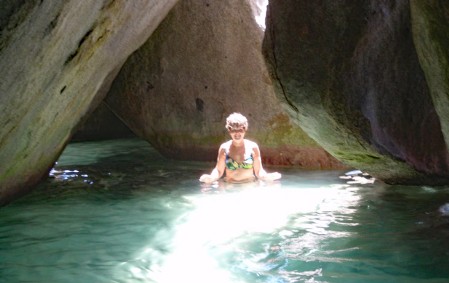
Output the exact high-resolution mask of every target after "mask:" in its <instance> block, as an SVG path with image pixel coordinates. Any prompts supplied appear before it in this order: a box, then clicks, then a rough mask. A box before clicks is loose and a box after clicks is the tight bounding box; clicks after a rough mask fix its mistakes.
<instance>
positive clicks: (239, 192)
mask: <svg viewBox="0 0 449 283" xmlns="http://www.w3.org/2000/svg"><path fill="white" fill-rule="evenodd" d="M212 166H213V165H212V164H207V163H198V162H179V161H178V162H174V161H170V160H166V159H164V158H162V157H161V156H160V155H158V154H157V153H156V152H155V151H154V150H153V149H152V148H151V147H150V146H149V145H148V144H147V143H145V142H143V141H140V140H135V139H132V140H118V141H105V142H89V143H73V144H70V145H69V146H68V148H67V149H66V150H65V152H64V153H63V156H62V157H61V158H60V160H59V162H58V164H57V166H56V167H55V171H53V172H52V178H50V179H48V181H46V182H44V183H43V184H41V185H40V186H39V188H38V189H37V190H36V191H35V192H33V193H32V194H30V195H28V196H26V197H24V198H22V199H20V200H18V201H16V202H14V203H13V204H11V205H9V206H6V207H3V208H1V209H0V281H1V282H251V283H252V282H270V283H274V282H344V283H351V282H384V283H386V282H448V281H449V268H448V267H449V219H448V217H449V216H446V215H447V214H448V215H449V205H448V206H447V207H446V206H444V205H445V204H447V203H449V188H448V187H422V186H416V187H405V186H387V185H383V184H381V183H378V182H375V183H374V184H372V183H370V182H369V181H370V180H369V179H364V178H360V179H357V180H355V179H343V178H340V177H341V176H344V173H345V172H339V171H308V172H307V171H303V170H299V169H287V168H277V169H276V170H278V171H280V172H281V173H283V179H282V180H281V181H280V182H274V183H257V184H252V185H229V184H228V185H226V184H219V185H214V186H212V187H206V186H201V185H200V184H199V182H198V181H197V178H198V177H199V175H201V174H202V173H204V172H206V171H210V169H211V168H212ZM364 181H367V182H364Z"/></svg>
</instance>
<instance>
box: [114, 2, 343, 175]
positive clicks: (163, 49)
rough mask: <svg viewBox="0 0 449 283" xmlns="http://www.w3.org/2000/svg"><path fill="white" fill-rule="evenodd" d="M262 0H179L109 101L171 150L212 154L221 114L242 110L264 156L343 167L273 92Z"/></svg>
mask: <svg viewBox="0 0 449 283" xmlns="http://www.w3.org/2000/svg"><path fill="white" fill-rule="evenodd" d="M259 2H263V1H255V2H251V1H238V0H231V1H203V0H201V1H199V0H182V1H179V2H178V4H177V5H176V6H175V7H174V8H173V9H172V11H171V12H170V13H169V15H168V16H167V18H166V19H165V20H164V21H163V22H162V23H161V25H160V27H158V29H157V30H156V31H155V32H154V33H153V35H152V36H151V38H150V40H149V41H148V42H147V43H146V44H145V45H144V46H143V47H142V48H141V49H139V50H138V51H137V52H135V53H134V54H133V55H132V56H131V57H130V59H129V60H128V61H127V63H126V64H125V65H124V67H123V68H122V70H121V71H120V73H119V75H118V77H117V79H116V80H115V81H114V83H113V85H112V88H111V92H110V93H109V94H108V97H107V99H106V102H107V103H108V105H109V106H110V107H111V109H113V110H114V111H115V112H116V113H117V115H118V116H120V117H121V119H122V120H123V121H125V123H127V124H128V125H129V127H130V128H131V129H132V130H133V131H134V132H135V133H136V134H138V135H139V136H141V137H143V138H145V139H146V140H148V141H149V142H150V143H151V144H153V145H154V146H155V147H156V148H157V149H158V150H159V151H161V152H162V153H163V154H165V155H166V156H169V157H172V158H176V159H189V160H209V161H212V160H216V157H217V153H218V147H219V145H220V143H222V142H223V141H225V140H226V139H228V138H229V137H228V135H227V132H226V131H225V128H224V123H225V119H226V117H227V116H228V115H229V114H231V113H232V112H241V113H242V114H244V115H245V116H247V118H248V120H249V124H250V125H249V132H248V133H247V138H249V139H252V140H255V141H257V142H258V143H259V145H260V147H261V151H262V157H263V160H264V162H265V163H266V164H276V165H280V164H282V165H298V166H301V167H305V168H314V169H324V168H327V169H329V168H341V166H342V165H341V163H339V162H337V161H336V159H334V158H333V157H331V156H330V155H329V154H328V153H327V152H325V151H324V150H323V149H322V148H321V147H319V146H317V145H316V143H315V142H314V141H312V140H311V139H310V138H309V137H308V136H307V135H306V134H304V132H303V131H302V130H301V129H300V128H299V127H298V126H296V125H294V124H293V123H292V121H291V120H290V118H289V117H288V115H287V114H286V113H285V111H284V110H283V109H282V108H281V105H280V103H279V101H278V99H277V98H276V96H275V94H274V89H273V85H272V81H271V79H270V77H269V75H268V71H267V68H266V65H265V61H264V58H263V55H262V53H261V45H262V39H263V29H262V26H263V22H262V24H261V23H260V21H259V24H258V23H257V22H256V19H260V17H258V16H259V15H260V12H261V11H262V10H263V9H261V8H260V4H261V3H259ZM258 4H259V5H258Z"/></svg>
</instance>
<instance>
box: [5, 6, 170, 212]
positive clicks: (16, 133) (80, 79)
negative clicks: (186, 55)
mask: <svg viewBox="0 0 449 283" xmlns="http://www.w3.org/2000/svg"><path fill="white" fill-rule="evenodd" d="M175 2H176V0H157V1H124V0H116V1H110V0H108V1H107V0H103V1H102V0H98V1H78V0H70V1H8V0H2V1H0V4H1V7H2V10H1V12H0V25H1V26H0V29H1V34H0V65H1V66H2V68H0V77H1V78H2V79H1V80H0V94H1V96H0V115H1V119H0V121H1V127H0V161H1V162H0V205H1V204H5V203H7V202H8V201H10V200H11V199H12V198H14V197H15V196H17V195H20V194H22V193H24V192H26V191H27V190H29V189H30V188H31V187H32V186H33V185H35V184H36V183H37V182H38V181H39V180H40V179H41V178H42V177H43V176H45V175H46V173H48V170H49V168H50V167H51V166H52V165H53V163H54V162H55V160H56V159H57V158H58V156H59V154H60V152H61V151H62V150H63V148H64V146H65V144H66V143H67V142H68V140H69V139H70V137H71V134H72V132H73V131H75V130H76V128H77V125H78V124H79V122H80V121H82V120H83V118H84V117H85V116H86V115H87V114H88V113H90V112H91V111H92V110H93V109H95V108H96V106H97V105H98V103H99V102H100V101H101V100H102V99H103V97H104V95H105V93H106V92H105V90H107V89H108V88H109V87H108V86H109V85H110V83H111V81H112V79H113V78H114V77H115V75H116V73H117V71H118V70H119V69H120V67H121V65H122V64H123V63H124V61H125V60H126V58H127V57H128V56H129V54H131V53H132V52H133V51H134V50H136V49H137V48H138V47H139V46H141V45H142V44H143V43H144V42H145V40H146V39H147V38H148V37H149V35H150V34H151V33H152V32H153V31H154V29H155V28H156V27H157V26H158V24H159V23H160V21H161V20H162V19H163V18H164V17H165V15H166V14H167V13H168V11H169V10H170V9H171V7H172V6H173V5H174V4H175Z"/></svg>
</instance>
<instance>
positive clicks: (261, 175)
mask: <svg viewBox="0 0 449 283" xmlns="http://www.w3.org/2000/svg"><path fill="white" fill-rule="evenodd" d="M253 158H254V164H253V169H254V174H255V175H256V177H257V178H258V179H261V180H264V181H274V180H277V179H280V178H281V177H282V175H281V174H280V173H278V172H273V173H267V171H265V169H263V166H262V157H261V156H260V150H259V146H258V145H257V144H256V143H254V147H253Z"/></svg>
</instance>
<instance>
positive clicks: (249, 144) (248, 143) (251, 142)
mask: <svg viewBox="0 0 449 283" xmlns="http://www.w3.org/2000/svg"><path fill="white" fill-rule="evenodd" d="M245 144H246V145H247V146H249V147H251V148H259V146H258V145H257V143H256V142H253V141H252V140H247V139H245Z"/></svg>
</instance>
